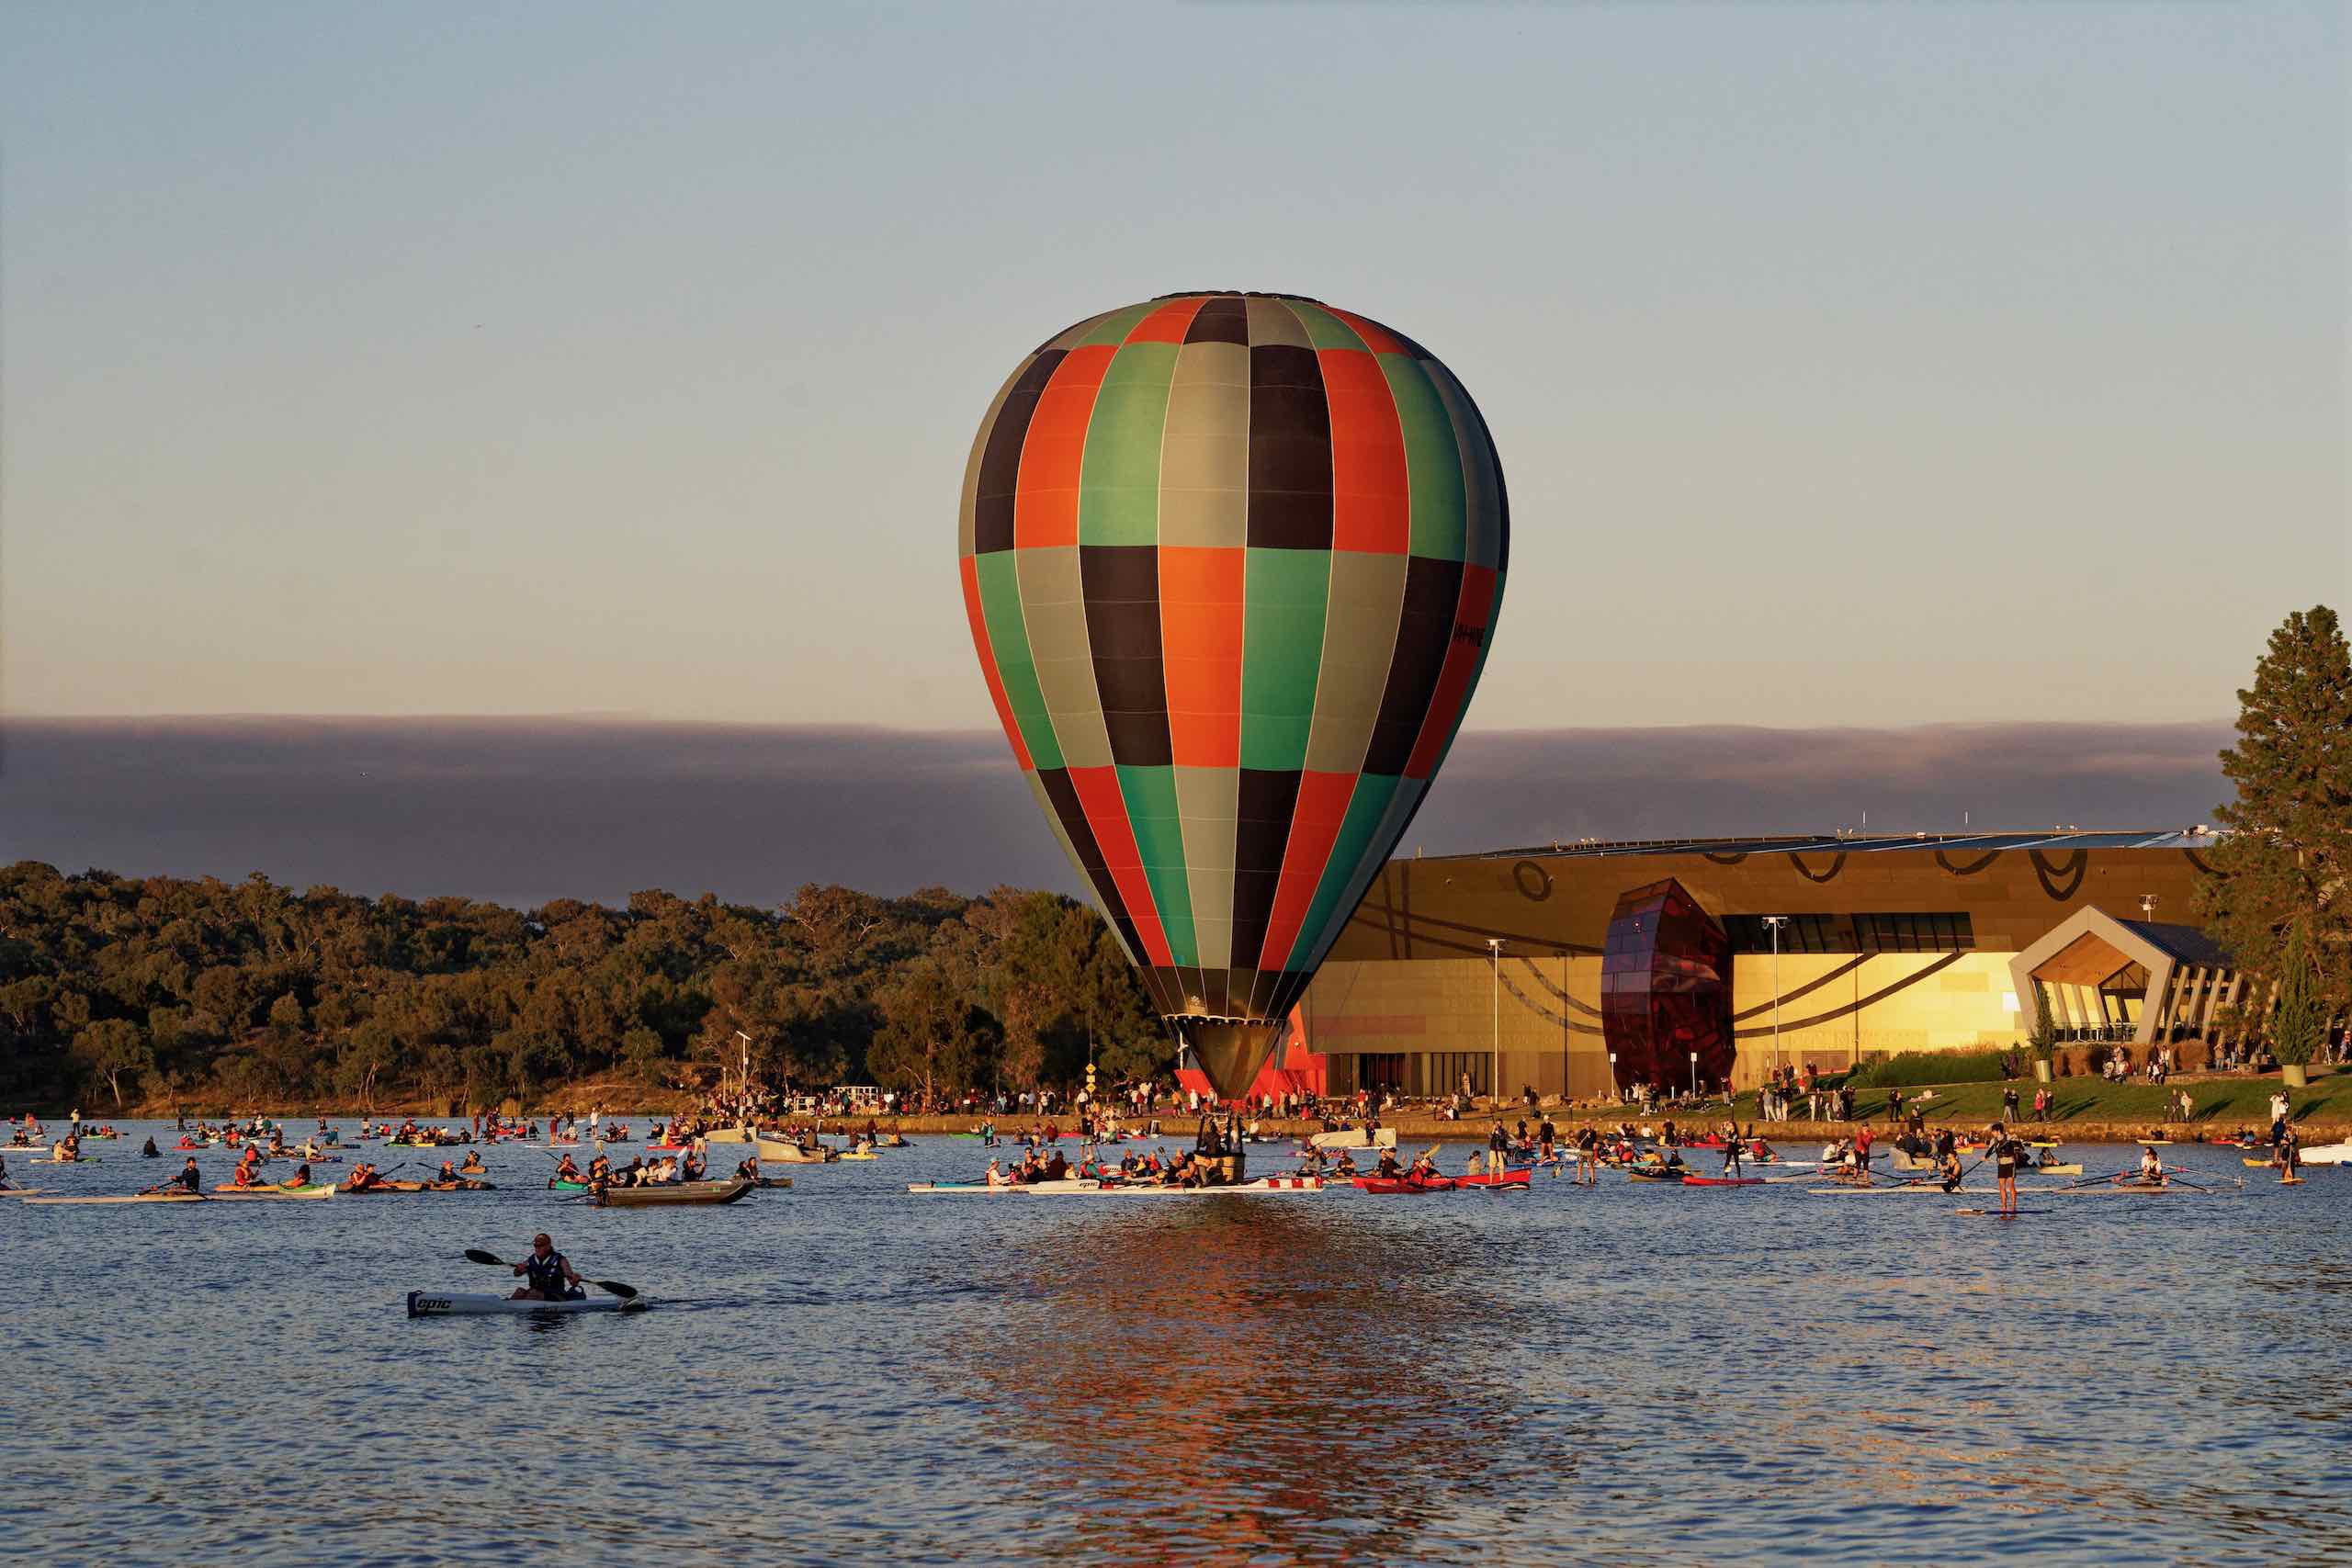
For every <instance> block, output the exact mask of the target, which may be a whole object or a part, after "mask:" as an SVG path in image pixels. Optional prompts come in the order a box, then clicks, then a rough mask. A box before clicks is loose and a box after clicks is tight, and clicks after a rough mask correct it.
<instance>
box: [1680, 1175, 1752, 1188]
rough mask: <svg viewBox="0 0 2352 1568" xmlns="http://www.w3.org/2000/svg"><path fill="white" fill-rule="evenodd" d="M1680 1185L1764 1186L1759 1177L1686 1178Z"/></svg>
mask: <svg viewBox="0 0 2352 1568" xmlns="http://www.w3.org/2000/svg"><path fill="white" fill-rule="evenodd" d="M1682 1185H1683V1186H1685V1187H1761V1186H1763V1185H1764V1179H1763V1178H1762V1177H1760V1176H1686V1177H1684V1178H1683V1179H1682Z"/></svg>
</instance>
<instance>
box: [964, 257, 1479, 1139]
mask: <svg viewBox="0 0 2352 1568" xmlns="http://www.w3.org/2000/svg"><path fill="white" fill-rule="evenodd" d="M958 534H959V537H958V554H959V556H960V562H959V566H960V570H961V576H962V582H963V592H964V604H965V610H966V614H967V616H968V618H969V620H970V623H971V629H972V641H973V644H974V646H975V648H976V649H978V654H979V660H980V668H981V671H982V674H983V676H984V678H985V679H986V681H987V684H988V690H989V699H990V701H991V702H992V703H993V704H994V705H995V707H996V711H997V717H998V719H999V721H1000V722H1001V723H1002V725H1003V726H1004V730H1005V735H1006V737H1007V739H1010V740H1011V742H1012V750H1013V755H1014V757H1015V758H1016V759H1017V760H1018V761H1020V763H1021V767H1022V771H1023V776H1024V777H1025V778H1026V779H1027V781H1028V783H1029V785H1030V788H1031V791H1032V793H1033V794H1034V795H1035V797H1036V799H1037V801H1038V804H1039V806H1040V807H1042V808H1043V810H1044V812H1045V815H1046V820H1047V822H1048V823H1050V824H1051V825H1052V828H1053V830H1054V833H1055V836H1056V837H1057V839H1058V840H1060V842H1061V845H1062V848H1063V850H1064V851H1065V852H1067V853H1068V854H1069V858H1070V860H1071V862H1072V863H1074V864H1075V865H1076V866H1077V867H1078V868H1079V870H1080V873H1081V874H1083V875H1084V876H1085V878H1086V880H1087V884H1088V886H1091V888H1092V889H1093V891H1094V895H1095V897H1096V900H1097V901H1098V902H1099V903H1100V904H1101V906H1102V908H1103V912H1104V914H1105V915H1106V916H1108V918H1109V919H1110V921H1111V924H1112V927H1113V929H1114V931H1116V932H1117V933H1118V937H1119V941H1120V942H1121V944H1122V945H1123V946H1124V947H1125V950H1126V953H1127V955H1128V957H1129V958H1131V959H1132V960H1134V962H1135V963H1136V965H1137V966H1138V967H1139V968H1140V969H1141V971H1142V973H1143V977H1144V981H1145V984H1146V986H1147V987H1148V989H1149V991H1150V993H1151V996H1152V998H1153V1000H1154V1004H1155V1005H1156V1006H1157V1007H1158V1008H1159V1010H1160V1012H1161V1013H1162V1014H1163V1015H1165V1016H1167V1017H1168V1018H1169V1019H1170V1021H1172V1022H1173V1023H1174V1024H1175V1026H1176V1028H1177V1030H1178V1032H1180V1034H1182V1037H1183V1039H1184V1040H1185V1043H1187V1044H1188V1045H1190V1046H1191V1047H1193V1051H1194V1053H1195V1055H1197V1056H1198V1058H1199V1060H1200V1064H1201V1066H1202V1068H1203V1070H1204V1071H1205V1072H1206V1073H1207V1075H1208V1077H1209V1079H1210V1082H1211V1083H1212V1084H1213V1085H1214V1086H1215V1087H1216V1089H1217V1090H1218V1092H1219V1093H1220V1094H1223V1095H1225V1096H1227V1097H1237V1096H1238V1095H1240V1094H1242V1093H1245V1092H1246V1091H1247V1090H1248V1089H1249V1086H1250V1080H1251V1079H1252V1078H1253V1077H1255V1076H1256V1075H1257V1072H1258V1069H1259V1068H1260V1067H1261V1066H1262V1065H1263V1064H1264V1062H1265V1060H1266V1058H1267V1056H1268V1055H1270V1054H1271V1053H1272V1049H1273V1045H1274V1042H1275V1038H1276V1034H1277V1026H1278V1025H1279V1024H1280V1022H1281V1021H1282V1020H1283V1018H1284V1017H1285V1016H1286V1015H1287V1014H1288V1012H1289V1011H1290V1010H1291V1008H1292V1007H1293V1006H1295V1004H1296V1003H1297V1001H1298V999H1299V998H1300V997H1301V996H1302V995H1304V994H1305V992H1306V986H1307V982H1308V981H1309V980H1310V979H1312V978H1313V976H1314V974H1315V970H1316V968H1317V965H1318V964H1321V963H1322V961H1323V957H1324V955H1325V954H1326V953H1329V951H1330V948H1331V944H1332V943H1333V942H1335V941H1336V940H1337V939H1338V936H1339V933H1340V928H1341V927H1342V926H1343V925H1345V924H1346V922H1347V920H1348V919H1349V918H1350V916H1351V914H1352V913H1353V911H1354V909H1355V908H1356V905H1357V903H1358V902H1359V901H1360V900H1361V899H1362V898H1363V896H1364V892H1365V890H1366V888H1367V887H1368V886H1370V885H1371V883H1372V880H1373V878H1374V876H1375V875H1377V874H1378V873H1379V870H1380V868H1381V866H1382V865H1383V864H1384V863H1385V862H1386V860H1387V858H1388V856H1389V854H1390V852H1392V851H1393V850H1394V849H1395V848H1396V846H1397V842H1398V840H1400V839H1402V838H1403V836H1404V834H1405V831H1406V829H1407V828H1408V826H1409V825H1410V823H1411V821H1412V818H1413V814H1414V813H1415V811H1417V810H1418V809H1419V807H1420V804H1421V801H1422V799H1423V798H1424V796H1425V795H1427V793H1428V790H1429V785H1430V780H1431V779H1432V778H1433V777H1434V776H1435V774H1436V773H1437V770H1438V768H1439V765H1440V764H1441V763H1442V761H1443V760H1444V757H1445V753H1446V751H1447V750H1448V749H1449V748H1450V747H1451V746H1452V744H1453V737H1454V733H1455V731H1456V730H1457V729H1458V728H1460V726H1461V722H1462V716H1463V714H1464V711H1465V710H1466V709H1467V707H1468V705H1469V702H1470V694H1471V693H1472V691H1473V690H1474V689H1475V688H1476V685H1477V682H1478V674H1479V671H1480V670H1481V668H1482V667H1483V666H1484V664H1485V661H1486V658H1487V652H1488V650H1489V649H1491V648H1492V646H1493V632H1494V626H1495V621H1496V616H1497V615H1498V612H1499V610H1500V608H1501V604H1502V587H1503V577H1504V573H1505V570H1506V569H1507V567H1508V564H1509V553H1510V525H1509V504H1508V501H1507V498H1506V496H1505V493H1504V488H1503V475H1502V466H1501V464H1500V462H1499V461H1498V458H1497V457H1496V455H1495V448H1494V442H1493V440H1492V438H1491V436H1490V435H1489V434H1488V433H1487V424H1486V421H1485V419H1484V418H1483V417H1482V416H1481V415H1480V414H1479V412H1478V409H1477V406H1476V404H1475V403H1474V402H1472V401H1471V399H1470V395H1469V393H1468V392H1467V391H1466V390H1465V389H1464V388H1463V386H1462V384H1461V382H1460V381H1458V380H1457V379H1456V378H1454V376H1453V372H1452V371H1450V370H1448V369H1447V368H1446V367H1445V366H1444V365H1443V364H1442V363H1441V362H1440V361H1439V360H1438V359H1437V358H1436V357H1435V356H1434V355H1431V354H1430V352H1429V351H1428V350H1427V349H1425V348H1423V347H1421V346H1420V345H1419V344H1417V343H1415V342H1413V341H1412V340H1411V339H1409V338H1408V337H1406V336H1404V335H1403V334H1402V333H1397V332H1394V331H1392V330H1390V329H1389V328H1387V327H1385V326H1383V325H1381V324H1380V323H1379V322H1377V321H1372V320H1371V319H1369V318H1368V317H1364V316H1360V315H1356V314H1354V313H1352V312H1351V311H1347V310H1340V309H1338V308H1336V307H1333V306H1329V305H1325V304H1323V303H1321V302H1319V301H1317V300H1314V299H1305V298H1302V297H1299V296H1295V295H1274V294H1238V293H1230V292H1221V291H1220V292H1207V293H1193V294H1172V295H1166V296H1162V297H1161V298H1159V299H1149V300H1146V301H1144V302H1143V303H1141V304H1136V305H1130V306H1126V307H1125V308H1123V309H1120V310H1111V311H1106V312H1104V313H1103V314H1101V315H1098V316H1090V317H1088V318H1087V319H1086V320H1084V321H1080V322H1078V323H1077V324H1076V325H1074V326H1072V327H1070V328H1069V329H1067V330H1066V331H1064V332H1061V333H1057V334H1056V335H1054V336H1053V337H1051V338H1049V339H1047V340H1046V343H1044V344H1042V345H1040V346H1039V347H1038V348H1037V349H1036V350H1035V352H1033V353H1032V354H1030V355H1029V356H1028V357H1027V358H1026V359H1024V360H1023V361H1022V363H1021V364H1020V365H1018V366H1016V367H1014V368H1013V371H1012V375H1011V376H1010V377H1009V378H1007V379H1006V381H1005V383H1004V386H1003V388H1002V389H1001V390H1000V391H999V392H998V394H997V397H996V400H995V401H994V403H993V404H992V405H991V406H990V408H989V413H988V416H987V418H986V419H985V420H984V421H983V422H982V423H981V425H980V429H979V433H978V435H977V436H976V437H975V438H974V440H973V443H972V451H971V457H970V460H969V461H968V462H967V465H966V468H965V474H964V488H963V498H962V505H961V511H960V518H959V525H958Z"/></svg>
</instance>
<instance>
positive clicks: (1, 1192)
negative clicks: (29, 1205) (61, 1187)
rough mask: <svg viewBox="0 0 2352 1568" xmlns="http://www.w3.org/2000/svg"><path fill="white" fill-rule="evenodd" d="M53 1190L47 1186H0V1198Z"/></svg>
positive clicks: (25, 1195) (26, 1196) (18, 1196)
mask: <svg viewBox="0 0 2352 1568" xmlns="http://www.w3.org/2000/svg"><path fill="white" fill-rule="evenodd" d="M51 1190H52V1189H51V1188H47V1187H0V1198H29V1197H31V1196H32V1195H33V1194H34V1193H36V1192H48V1191H51Z"/></svg>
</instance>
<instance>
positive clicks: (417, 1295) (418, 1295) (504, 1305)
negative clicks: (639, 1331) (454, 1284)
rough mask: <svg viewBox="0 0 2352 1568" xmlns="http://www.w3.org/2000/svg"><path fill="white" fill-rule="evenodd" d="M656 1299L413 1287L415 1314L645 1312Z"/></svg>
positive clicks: (411, 1308)
mask: <svg viewBox="0 0 2352 1568" xmlns="http://www.w3.org/2000/svg"><path fill="white" fill-rule="evenodd" d="M651 1304H652V1303H650V1302H648V1301H647V1300H646V1299H645V1298H644V1297H643V1296H631V1297H629V1298H628V1300H627V1301H623V1300H622V1299H621V1298H620V1297H618V1296H587V1297H583V1298H582V1299H581V1300H579V1301H576V1302H518V1301H515V1300H514V1299H513V1298H512V1297H509V1296H480V1295H463V1294H453V1293H443V1292H433V1291H411V1292H409V1293H408V1314H409V1316H411V1317H497V1316H501V1315H503V1314H512V1313H532V1314H538V1313H554V1312H643V1311H644V1310H645V1309H646V1308H647V1307H649V1306H650V1305H651Z"/></svg>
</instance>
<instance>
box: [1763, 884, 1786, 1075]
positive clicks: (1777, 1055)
mask: <svg viewBox="0 0 2352 1568" xmlns="http://www.w3.org/2000/svg"><path fill="white" fill-rule="evenodd" d="M1764 923H1765V924H1766V925H1767V926H1770V928H1771V929H1772V1082H1773V1083H1774V1085H1775V1086H1777V1085H1778V1084H1779V1083H1780V1081H1781V927H1782V926H1785V925H1787V924H1788V923H1789V917H1788V916H1786V915H1767V916H1765V917H1764Z"/></svg>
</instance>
